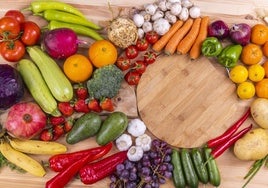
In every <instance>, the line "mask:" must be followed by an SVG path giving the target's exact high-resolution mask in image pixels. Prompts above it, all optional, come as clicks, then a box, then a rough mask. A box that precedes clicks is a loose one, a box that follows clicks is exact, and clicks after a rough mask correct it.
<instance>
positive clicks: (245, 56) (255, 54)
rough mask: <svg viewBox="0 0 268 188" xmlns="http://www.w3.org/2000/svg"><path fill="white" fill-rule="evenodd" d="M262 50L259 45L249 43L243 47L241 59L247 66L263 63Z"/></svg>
mask: <svg viewBox="0 0 268 188" xmlns="http://www.w3.org/2000/svg"><path fill="white" fill-rule="evenodd" d="M262 56H263V54H262V50H261V47H260V46H259V45H256V44H253V43H249V44H247V45H246V46H244V47H243V49H242V52H241V56H240V59H241V61H242V62H243V63H245V64H246V65H254V64H257V63H259V62H260V61H261V59H262Z"/></svg>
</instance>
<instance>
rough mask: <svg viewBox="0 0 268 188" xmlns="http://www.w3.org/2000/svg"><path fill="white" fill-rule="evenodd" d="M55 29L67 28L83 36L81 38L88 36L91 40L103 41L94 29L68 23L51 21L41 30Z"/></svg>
mask: <svg viewBox="0 0 268 188" xmlns="http://www.w3.org/2000/svg"><path fill="white" fill-rule="evenodd" d="M57 28H69V29H72V30H73V31H74V32H75V33H76V34H78V35H83V36H88V37H90V38H92V39H95V40H103V39H104V38H103V37H102V36H101V35H100V34H99V33H98V32H97V31H95V30H94V29H91V28H89V27H85V26H82V25H77V24H70V23H65V22H59V21H55V20H52V21H50V22H49V24H48V25H47V26H46V27H44V28H43V29H49V30H53V29H57Z"/></svg>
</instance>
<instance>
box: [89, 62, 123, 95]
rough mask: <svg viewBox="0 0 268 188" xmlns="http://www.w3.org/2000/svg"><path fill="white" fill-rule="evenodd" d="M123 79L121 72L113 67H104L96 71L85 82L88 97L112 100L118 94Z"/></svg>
mask: <svg viewBox="0 0 268 188" xmlns="http://www.w3.org/2000/svg"><path fill="white" fill-rule="evenodd" d="M123 79H124V74H123V72H122V71H121V70H120V69H119V68H118V67H117V66H115V65H106V66H103V67H100V68H98V69H96V70H95V71H94V73H93V75H92V78H91V79H89V80H88V81H87V89H88V92H89V95H90V96H91V97H93V98H95V99H102V98H104V97H108V98H113V97H115V96H116V95H117V94H118V91H119V89H120V87H121V83H122V81H123Z"/></svg>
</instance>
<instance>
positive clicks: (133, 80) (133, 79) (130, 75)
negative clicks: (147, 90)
mask: <svg viewBox="0 0 268 188" xmlns="http://www.w3.org/2000/svg"><path fill="white" fill-rule="evenodd" d="M140 78H141V75H140V74H139V73H137V72H135V71H129V72H127V74H126V75H125V80H126V82H127V83H128V84H129V85H138V83H139V81H140Z"/></svg>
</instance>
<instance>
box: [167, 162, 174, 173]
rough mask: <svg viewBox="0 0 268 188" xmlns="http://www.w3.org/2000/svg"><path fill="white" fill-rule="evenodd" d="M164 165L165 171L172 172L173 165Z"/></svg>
mask: <svg viewBox="0 0 268 188" xmlns="http://www.w3.org/2000/svg"><path fill="white" fill-rule="evenodd" d="M166 165H167V170H168V171H169V172H171V171H173V165H172V164H171V163H166Z"/></svg>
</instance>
